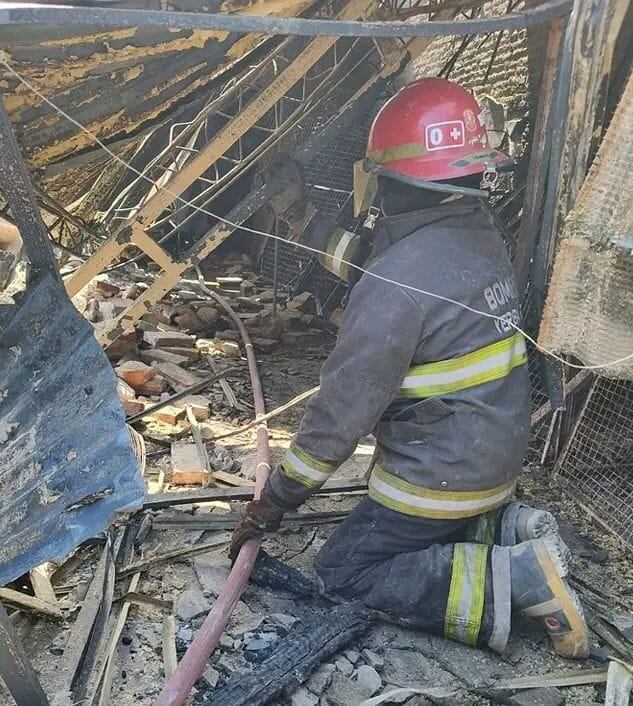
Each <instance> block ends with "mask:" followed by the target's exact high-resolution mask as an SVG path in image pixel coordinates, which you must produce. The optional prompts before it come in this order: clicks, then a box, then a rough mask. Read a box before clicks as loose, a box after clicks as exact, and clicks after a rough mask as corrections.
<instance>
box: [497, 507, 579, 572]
mask: <svg viewBox="0 0 633 706" xmlns="http://www.w3.org/2000/svg"><path fill="white" fill-rule="evenodd" d="M545 537H550V538H551V540H550V544H551V542H554V543H555V544H556V550H557V552H559V553H561V552H562V554H563V562H564V566H565V567H566V568H565V573H564V574H563V575H564V576H566V575H567V571H568V567H569V564H570V563H571V559H572V555H571V551H570V550H569V547H568V546H567V544H565V542H564V541H563V538H562V537H561V534H560V530H559V528H558V522H557V521H556V518H555V517H554V515H552V513H551V512H547V510H537V509H536V508H533V507H530V506H529V505H524V504H523V503H520V502H514V503H510V505H508V506H507V507H506V508H505V509H504V512H503V515H502V517H501V542H502V544H506V545H508V546H513V545H515V544H519V543H521V542H527V541H529V540H531V539H542V538H545Z"/></svg>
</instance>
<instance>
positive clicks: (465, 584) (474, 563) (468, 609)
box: [444, 544, 488, 645]
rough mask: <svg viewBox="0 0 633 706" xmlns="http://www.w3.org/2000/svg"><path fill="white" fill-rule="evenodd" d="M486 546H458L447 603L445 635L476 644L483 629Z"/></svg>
mask: <svg viewBox="0 0 633 706" xmlns="http://www.w3.org/2000/svg"><path fill="white" fill-rule="evenodd" d="M487 560H488V547H487V546H486V545H485V544H456V545H455V548H454V549H453V569H452V573H451V585H450V589H449V592H448V601H447V603H446V616H445V619H444V635H446V637H449V638H450V639H451V640H458V641H459V642H464V643H466V644H467V645H476V644H477V640H478V639H479V632H480V630H481V621H482V617H483V613H484V598H485V591H486V563H487Z"/></svg>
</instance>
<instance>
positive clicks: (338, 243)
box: [322, 228, 360, 280]
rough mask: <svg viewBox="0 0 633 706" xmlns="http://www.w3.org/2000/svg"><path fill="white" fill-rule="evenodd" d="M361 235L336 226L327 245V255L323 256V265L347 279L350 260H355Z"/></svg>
mask: <svg viewBox="0 0 633 706" xmlns="http://www.w3.org/2000/svg"><path fill="white" fill-rule="evenodd" d="M359 242H360V236H359V235H356V233H351V232H350V231H347V230H344V229H343V228H336V229H335V230H334V232H333V233H332V236H331V238H330V240H329V242H328V245H327V255H323V256H322V263H323V266H324V267H325V268H326V269H328V270H329V271H330V272H332V274H335V275H336V276H337V277H340V278H341V279H344V280H347V277H348V274H349V265H348V264H347V263H348V262H352V261H353V260H354V255H355V254H356V250H357V249H358V244H359Z"/></svg>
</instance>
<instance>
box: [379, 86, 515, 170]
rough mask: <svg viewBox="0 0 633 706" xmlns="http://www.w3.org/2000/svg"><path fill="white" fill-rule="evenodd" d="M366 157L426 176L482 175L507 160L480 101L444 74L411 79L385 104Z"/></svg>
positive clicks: (389, 167) (391, 168)
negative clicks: (493, 142)
mask: <svg viewBox="0 0 633 706" xmlns="http://www.w3.org/2000/svg"><path fill="white" fill-rule="evenodd" d="M367 156H368V157H369V158H370V160H371V161H373V162H374V163H375V164H378V165H380V166H382V167H384V168H386V169H389V170H390V171H391V172H395V173H400V174H402V175H403V176H410V177H417V178H419V179H423V180H425V181H440V180H447V179H456V178H459V177H463V176H468V175H470V174H479V173H480V172H484V171H485V170H486V168H487V167H489V166H491V165H493V164H498V163H499V162H504V161H506V160H507V159H508V158H507V157H506V156H505V155H503V154H502V153H501V152H497V151H496V150H493V149H491V148H490V145H489V143H488V135H487V134H486V128H485V127H484V122H483V116H482V114H481V110H480V109H479V106H478V105H477V101H475V99H474V98H473V97H472V96H471V95H470V93H469V92H468V91H467V90H466V89H465V88H462V87H461V86H459V85H457V84H456V83H452V82H451V81H446V80H445V79H441V78H423V79H421V80H419V81H416V82H415V83H411V84H409V85H408V86H405V87H404V88H403V89H401V90H400V91H398V93H396V95H395V96H393V98H391V99H390V100H389V101H387V103H385V105H384V106H383V107H382V108H381V110H380V112H379V113H378V115H377V116H376V119H375V120H374V123H373V125H372V126H371V130H370V133H369V140H368V144H367ZM394 178H397V176H396V175H394Z"/></svg>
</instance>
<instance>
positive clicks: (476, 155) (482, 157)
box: [451, 150, 503, 167]
mask: <svg viewBox="0 0 633 706" xmlns="http://www.w3.org/2000/svg"><path fill="white" fill-rule="evenodd" d="M502 156H503V155H501V154H500V153H499V152H495V151H494V150H491V151H487V152H473V153H472V154H469V155H467V156H466V157H460V158H459V159H456V160H455V161H454V162H451V167H469V166H471V165H472V164H475V163H477V162H490V161H492V160H498V159H499V157H502Z"/></svg>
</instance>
